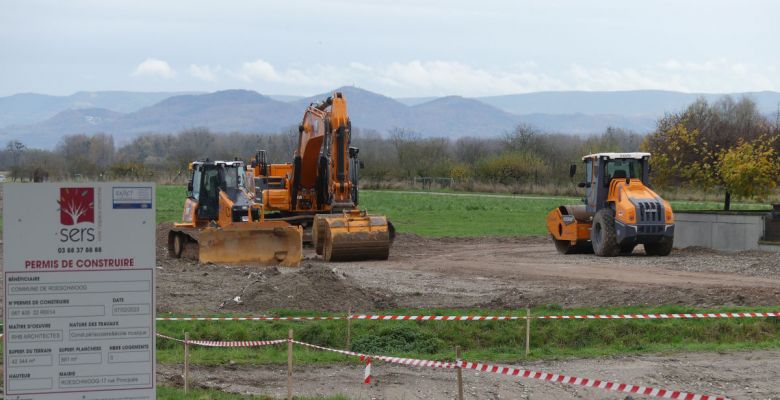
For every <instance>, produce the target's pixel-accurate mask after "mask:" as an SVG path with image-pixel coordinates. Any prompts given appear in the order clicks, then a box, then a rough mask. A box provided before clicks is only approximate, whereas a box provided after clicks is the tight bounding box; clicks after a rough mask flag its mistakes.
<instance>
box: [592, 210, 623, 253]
mask: <svg viewBox="0 0 780 400" xmlns="http://www.w3.org/2000/svg"><path fill="white" fill-rule="evenodd" d="M590 241H591V243H593V252H594V253H595V254H596V255H597V256H601V257H614V256H616V255H618V254H620V246H618V243H617V233H616V232H615V212H614V211H612V209H609V208H604V209H602V210H600V211H599V212H597V213H596V215H595V216H594V217H593V225H592V226H591V229H590Z"/></svg>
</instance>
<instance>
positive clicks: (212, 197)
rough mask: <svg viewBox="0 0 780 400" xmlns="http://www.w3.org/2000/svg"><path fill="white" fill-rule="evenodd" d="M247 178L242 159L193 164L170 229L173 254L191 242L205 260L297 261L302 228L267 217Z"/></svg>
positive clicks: (176, 255)
mask: <svg viewBox="0 0 780 400" xmlns="http://www.w3.org/2000/svg"><path fill="white" fill-rule="evenodd" d="M246 179H247V177H246V171H245V167H244V163H243V162H242V161H208V160H206V161H196V162H193V163H192V164H190V181H189V183H188V185H187V199H186V200H185V203H184V212H183V214H182V222H181V223H177V224H174V227H173V228H172V229H171V231H170V232H169V234H168V250H169V254H170V255H171V256H172V257H174V258H179V257H181V256H182V255H183V254H187V253H191V252H188V251H186V249H187V248H188V247H192V248H196V249H197V251H196V252H195V253H196V254H197V259H198V260H199V261H200V262H214V263H232V264H236V263H238V264H243V263H252V264H261V265H272V264H280V265H285V266H297V265H298V263H299V262H300V260H301V257H302V248H301V238H302V230H301V228H300V227H297V226H291V225H289V224H287V223H285V222H282V221H266V220H265V218H264V214H263V210H262V205H261V204H257V203H255V201H254V195H253V194H252V193H251V192H250V191H249V190H248V189H247V186H246Z"/></svg>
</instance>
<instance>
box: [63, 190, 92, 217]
mask: <svg viewBox="0 0 780 400" xmlns="http://www.w3.org/2000/svg"><path fill="white" fill-rule="evenodd" d="M57 203H59V205H60V223H61V224H63V225H76V224H78V223H81V222H92V223H95V189H94V188H60V199H59V200H57Z"/></svg>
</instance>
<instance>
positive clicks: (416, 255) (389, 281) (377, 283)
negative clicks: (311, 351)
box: [0, 224, 780, 399]
mask: <svg viewBox="0 0 780 400" xmlns="http://www.w3.org/2000/svg"><path fill="white" fill-rule="evenodd" d="M166 232H167V225H165V224H163V225H161V226H159V227H158V248H157V251H158V262H157V274H156V286H157V309H158V312H175V313H182V314H193V315H197V314H209V313H216V312H246V313H253V314H262V313H264V312H266V311H267V310H269V309H274V308H286V309H300V310H312V311H316V310H321V311H346V310H347V309H349V308H352V310H353V311H355V312H373V311H381V310H382V309H388V308H396V307H409V308H417V307H453V308H456V307H486V308H495V309H506V308H522V307H525V306H527V305H532V306H533V305H543V304H559V305H563V306H567V307H575V306H610V305H615V306H617V305H660V304H681V305H691V306H698V307H713V308H716V307H721V306H727V305H779V304H780V254H775V253H764V252H743V253H722V252H715V251H709V250H704V249H675V250H674V251H673V252H672V254H671V255H670V256H668V257H646V256H645V255H644V254H643V249H642V248H641V246H640V247H639V248H637V249H636V251H635V253H634V254H633V255H632V256H628V257H616V258H599V257H595V256H593V255H569V256H564V255H560V254H558V253H556V252H555V249H554V247H553V245H552V243H551V242H550V241H549V239H547V238H544V237H479V238H423V237H419V236H416V235H412V234H404V233H401V234H399V236H398V237H397V239H396V241H395V243H394V245H393V248H392V249H391V253H390V259H389V260H387V261H364V262H350V263H324V262H322V261H320V260H318V259H317V257H316V256H315V255H314V253H313V251H312V250H311V249H305V253H306V259H305V260H304V262H303V263H302V266H301V267H300V268H281V267H279V268H277V267H263V268H261V267H253V266H227V265H214V264H207V265H198V264H197V263H196V262H194V261H191V260H186V259H181V260H174V259H170V258H168V257H167V249H166V243H165V242H166V241H165V235H164V233H166ZM1 255H2V254H1V253H0V256H1ZM1 295H2V293H0V296H1ZM778 359H780V351H777V350H772V351H744V352H727V353H691V354H674V355H669V356H663V355H642V356H630V357H616V358H600V359H583V360H568V361H534V362H531V363H528V364H524V365H523V367H525V368H529V369H539V370H543V371H547V372H553V373H568V374H572V375H577V376H579V375H581V376H582V377H589V378H601V379H612V380H618V381H623V382H626V383H633V384H647V385H657V386H660V387H664V388H666V387H669V388H672V389H681V390H688V391H694V392H700V393H714V394H728V395H730V396H734V397H741V398H764V399H768V398H778V399H780V385H778V384H777V379H776V377H777V375H778V374H780V362H778V361H777V360H778ZM158 368H159V372H158V377H159V379H160V382H161V383H164V384H176V383H177V382H180V381H181V378H180V377H178V374H179V373H180V366H176V365H159V366H158ZM193 369H194V376H195V379H196V382H197V383H198V384H199V385H201V386H205V387H213V388H221V389H223V390H227V391H233V392H244V393H268V394H273V395H276V396H283V395H284V394H285V392H284V390H285V389H284V384H285V382H286V378H285V373H284V371H283V369H282V368H281V367H268V366H234V365H227V366H219V367H201V366H195V367H193ZM362 372H363V371H362V368H361V367H360V366H356V365H329V366H307V367H305V368H300V369H296V377H297V380H296V382H297V383H296V393H299V394H309V395H317V394H335V393H344V394H346V395H348V396H350V398H356V399H385V398H387V399H399V398H400V399H407V398H408V399H418V398H420V399H422V398H426V399H438V398H441V399H444V398H452V396H453V394H454V389H455V386H454V373H453V372H452V371H437V370H428V369H415V368H411V367H405V366H392V365H377V366H375V371H374V372H375V376H376V382H378V383H377V384H375V385H372V386H370V387H368V386H363V385H360V384H359V383H358V382H359V381H360V377H361V376H362ZM478 375H480V374H477V373H474V372H466V373H464V377H465V382H466V387H467V389H466V392H467V394H468V397H469V398H496V399H498V398H534V399H557V398H610V399H612V398H615V399H617V398H619V399H625V398H630V397H627V396H625V395H621V394H617V393H611V392H603V391H599V390H592V389H575V388H574V387H572V386H562V385H557V384H550V383H546V382H536V381H527V380H518V379H517V378H509V377H502V376H494V375H486V376H478Z"/></svg>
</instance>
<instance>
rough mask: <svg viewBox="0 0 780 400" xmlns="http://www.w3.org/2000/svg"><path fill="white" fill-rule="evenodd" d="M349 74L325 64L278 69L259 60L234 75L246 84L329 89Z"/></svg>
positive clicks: (345, 70) (344, 70)
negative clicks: (260, 83)
mask: <svg viewBox="0 0 780 400" xmlns="http://www.w3.org/2000/svg"><path fill="white" fill-rule="evenodd" d="M347 72H348V70H347V69H343V68H338V67H335V66H331V65H323V64H313V65H310V66H309V67H308V68H306V69H301V68H286V69H277V68H276V67H274V66H273V65H272V64H271V63H269V62H267V61H265V60H262V59H257V60H255V61H251V62H245V63H243V64H242V65H241V70H240V72H238V73H234V74H233V75H234V76H235V77H237V78H239V79H241V80H243V81H245V82H267V83H276V84H283V85H286V86H293V87H304V88H322V89H328V88H330V86H332V85H333V84H334V82H336V81H339V80H340V79H341V78H344V77H345V76H347V75H345V73H347Z"/></svg>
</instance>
